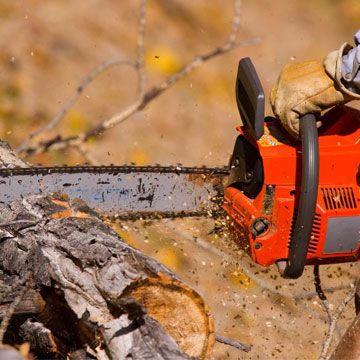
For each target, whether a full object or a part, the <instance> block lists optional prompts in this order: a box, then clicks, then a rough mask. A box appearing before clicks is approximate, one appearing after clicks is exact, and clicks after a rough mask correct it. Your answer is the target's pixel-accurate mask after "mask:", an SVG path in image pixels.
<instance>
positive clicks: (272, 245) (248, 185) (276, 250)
mask: <svg viewBox="0 0 360 360" xmlns="http://www.w3.org/2000/svg"><path fill="white" fill-rule="evenodd" d="M248 75H249V74H248ZM250 75H251V76H256V74H250ZM251 76H250V78H251ZM248 78H249V76H248ZM240 80H241V79H240ZM248 80H249V79H248ZM238 81H239V79H238ZM320 120H321V121H322V123H323V124H324V125H323V126H322V127H321V128H320V130H319V137H318V143H319V147H318V149H319V169H318V173H319V174H318V190H317V198H316V206H315V215H314V217H313V222H312V228H311V236H310V239H309V242H308V247H307V254H306V264H323V263H338V262H347V261H356V260H358V259H359V255H360V172H359V171H360V169H359V163H360V127H359V125H360V112H359V111H357V110H355V109H351V108H348V107H337V108H334V109H332V110H331V111H329V112H327V113H326V114H325V115H324V116H323V117H322V118H321V119H320ZM254 121H256V120H254ZM237 131H238V132H239V135H238V138H237V140H236V144H235V148H234V152H233V155H232V158H231V161H230V177H229V183H228V186H227V188H226V190H225V199H224V205H223V206H224V209H225V210H226V212H227V213H228V215H229V216H230V217H231V218H232V220H233V222H234V224H235V227H236V229H237V230H238V231H237V233H238V236H237V242H238V243H239V245H240V246H241V247H242V248H244V249H246V250H247V251H248V253H249V254H250V255H251V257H252V258H253V260H254V261H256V262H257V263H258V264H260V265H263V266H268V265H271V264H273V263H275V262H283V261H287V260H288V259H289V252H290V245H291V242H292V241H293V236H294V227H295V223H296V218H297V215H298V213H299V198H300V194H301V191H302V189H301V184H302V183H301V176H302V173H301V169H302V162H303V159H302V147H301V143H297V142H296V141H295V140H293V139H291V138H289V136H288V135H287V134H286V133H285V132H284V130H283V129H282V128H281V126H280V125H279V123H278V121H277V120H276V119H273V118H268V119H265V125H264V134H263V135H262V137H260V138H259V139H257V138H256V136H254V131H253V130H249V125H248V123H245V124H244V126H241V127H238V128H237ZM305 198H306V197H305Z"/></svg>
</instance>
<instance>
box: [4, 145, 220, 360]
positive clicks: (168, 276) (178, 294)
mask: <svg viewBox="0 0 360 360" xmlns="http://www.w3.org/2000/svg"><path fill="white" fill-rule="evenodd" d="M0 145H1V144H0ZM4 154H5V155H4ZM0 157H1V159H4V158H6V160H3V161H2V162H3V163H4V164H5V166H12V165H11V160H13V161H14V162H15V163H16V166H26V164H24V163H20V162H19V160H18V159H17V158H16V157H15V156H12V155H11V154H10V152H9V151H8V149H7V150H6V147H5V148H4V146H1V151H0ZM8 159H10V162H9V160H8ZM0 213H1V214H2V216H1V224H0V319H1V318H4V316H6V313H7V311H9V308H10V307H11V302H12V301H13V300H14V299H15V298H16V296H17V294H18V293H19V292H20V290H21V288H22V287H23V286H24V284H21V286H17V285H16V284H17V283H19V282H20V281H21V279H24V278H25V277H26V276H29V274H30V277H29V279H30V280H29V281H28V283H27V284H25V286H28V288H29V289H31V290H29V291H28V292H27V293H26V295H25V296H24V299H23V300H22V301H21V302H20V304H19V305H18V306H17V308H16V309H15V314H14V316H13V317H12V319H11V322H10V324H9V327H8V329H7V331H6V333H5V341H4V342H7V343H10V344H19V343H22V342H25V341H28V342H30V345H31V351H32V352H34V353H36V354H38V355H39V356H48V357H50V356H52V357H55V358H56V357H57V358H63V357H64V356H69V357H70V358H73V359H83V358H84V359H91V358H98V359H159V360H160V359H175V360H176V359H190V358H199V359H204V358H205V357H206V356H207V355H209V354H210V352H211V350H212V347H213V344H214V331H213V321H212V318H211V316H210V314H209V311H208V308H207V306H206V305H205V303H204V302H203V300H202V299H201V297H200V296H199V295H198V294H197V293H196V292H195V291H194V290H192V289H191V288H189V287H188V286H187V285H185V284H184V283H182V282H181V280H180V279H179V278H178V277H177V276H176V275H174V274H173V273H172V272H171V271H170V270H169V269H167V268H166V267H164V266H163V265H161V264H159V263H158V262H156V261H155V260H153V259H151V258H149V257H147V256H145V255H144V254H142V253H141V252H140V251H138V250H136V249H134V248H132V247H131V246H129V245H128V244H126V243H125V242H124V241H123V240H122V239H121V238H120V237H119V236H118V235H117V233H116V232H115V231H114V230H113V229H111V228H110V227H109V226H107V225H106V224H104V222H103V221H102V220H101V219H99V218H98V217H97V216H96V214H95V212H94V211H92V210H91V209H89V208H87V206H86V204H84V203H82V202H80V201H74V202H72V203H70V202H69V201H68V199H67V198H66V197H65V196H64V195H60V194H57V195H53V196H51V197H50V196H48V195H42V196H29V197H27V198H24V199H19V200H18V201H16V202H14V203H12V204H10V205H4V204H0ZM0 326H1V325H0Z"/></svg>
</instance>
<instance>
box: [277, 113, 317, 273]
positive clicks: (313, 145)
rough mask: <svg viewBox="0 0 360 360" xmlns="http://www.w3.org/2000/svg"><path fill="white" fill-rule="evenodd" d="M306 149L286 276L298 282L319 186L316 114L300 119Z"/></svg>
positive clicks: (306, 249)
mask: <svg viewBox="0 0 360 360" xmlns="http://www.w3.org/2000/svg"><path fill="white" fill-rule="evenodd" d="M300 135H301V145H302V170H301V190H300V197H299V203H298V204H299V208H298V215H297V218H296V222H295V228H294V233H293V234H294V235H293V238H292V239H291V244H290V253H289V258H288V261H287V263H286V266H285V269H284V272H283V274H282V275H283V276H284V277H286V278H291V279H297V278H298V277H300V276H301V275H302V273H303V271H304V267H305V263H306V255H307V251H308V246H309V242H310V237H311V231H312V225H313V221H314V216H315V208H316V202H317V194H318V186H319V144H318V132H317V127H316V117H315V115H314V114H306V115H304V116H303V117H301V118H300Z"/></svg>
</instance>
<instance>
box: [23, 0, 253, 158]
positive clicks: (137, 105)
mask: <svg viewBox="0 0 360 360" xmlns="http://www.w3.org/2000/svg"><path fill="white" fill-rule="evenodd" d="M240 5H241V1H240V0H234V15H233V19H232V28H231V31H230V33H229V36H228V38H227V41H226V42H225V43H224V44H223V45H222V46H220V47H217V48H215V49H213V50H211V51H210V52H208V53H205V54H203V55H199V56H195V57H194V58H193V59H192V60H190V61H189V62H188V63H187V64H186V65H184V66H183V67H182V69H180V70H179V71H178V72H176V73H175V74H173V75H170V76H169V77H168V78H167V79H165V80H164V81H163V82H162V83H160V84H159V85H157V86H154V87H153V88H151V89H149V90H148V91H146V92H145V93H144V95H143V97H138V98H137V99H136V100H135V102H134V103H133V104H131V105H129V106H128V107H127V108H125V109H124V110H123V111H121V112H120V113H118V114H116V115H114V116H113V117H111V118H109V119H107V120H105V121H103V122H101V123H100V124H98V125H97V126H95V127H94V128H92V129H90V130H88V131H87V132H84V133H81V134H78V135H77V136H73V137H67V138H62V137H61V136H56V137H54V138H52V139H50V140H47V141H43V142H40V143H39V144H37V145H36V146H33V147H27V148H24V149H23V150H22V152H21V153H22V154H23V155H25V156H29V155H34V154H39V153H43V152H46V151H49V150H60V149H64V148H66V147H73V146H77V145H79V144H81V143H83V142H85V141H87V140H88V139H90V138H92V137H94V136H97V135H99V134H102V133H104V132H105V131H106V130H109V129H111V128H113V127H114V126H117V125H119V124H121V123H123V122H124V121H126V120H127V119H129V118H130V117H131V116H132V115H134V114H135V113H137V112H139V111H141V110H143V109H144V108H145V107H146V106H147V105H148V104H149V103H150V102H151V101H153V100H154V99H156V98H157V97H158V96H160V95H161V94H162V93H163V92H164V91H166V90H168V89H169V88H170V87H171V86H172V85H174V84H175V83H177V82H178V81H179V80H181V79H183V78H184V77H185V76H187V75H188V74H189V73H191V72H192V71H193V70H195V69H196V68H198V67H199V66H201V65H203V64H204V63H205V62H207V61H209V60H211V59H213V58H215V57H217V56H219V55H223V54H225V53H227V52H229V51H231V50H233V49H234V48H236V47H238V46H240V45H249V44H254V43H256V42H258V39H252V40H246V41H243V42H237V41H236V39H237V36H238V31H239V27H240ZM144 9H145V5H144ZM143 11H144V13H145V10H143ZM140 18H141V16H140ZM142 22H145V20H141V21H140V24H142ZM144 26H145V25H144V24H143V25H141V26H140V30H141V31H144V30H143V27H144ZM139 38H140V39H142V36H141V35H140V36H139ZM141 41H142V40H140V46H139V45H138V50H139V52H140V53H141V51H140V49H141ZM138 44H139V40H138ZM138 54H139V53H138Z"/></svg>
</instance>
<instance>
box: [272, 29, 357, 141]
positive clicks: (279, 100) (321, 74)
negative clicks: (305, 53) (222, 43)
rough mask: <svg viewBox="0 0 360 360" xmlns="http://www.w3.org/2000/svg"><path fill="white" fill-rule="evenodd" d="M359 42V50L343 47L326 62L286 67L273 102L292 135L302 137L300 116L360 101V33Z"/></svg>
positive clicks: (274, 88) (307, 62)
mask: <svg viewBox="0 0 360 360" xmlns="http://www.w3.org/2000/svg"><path fill="white" fill-rule="evenodd" d="M355 43H356V45H357V47H355V48H353V47H352V46H350V45H349V44H347V43H345V44H343V45H342V46H341V48H340V49H339V50H337V51H333V52H331V53H330V54H329V55H328V56H327V57H326V58H325V60H324V61H323V62H322V61H306V62H302V63H290V64H287V65H286V66H285V67H284V68H283V70H282V72H281V73H280V76H279V78H278V80H277V82H276V84H275V86H274V87H273V89H272V90H271V94H270V103H271V106H272V109H273V112H274V115H275V116H276V117H277V118H278V119H279V120H280V121H281V123H282V124H283V126H284V127H285V129H286V130H287V131H288V132H289V133H290V134H291V135H292V136H294V137H296V138H297V137H298V136H299V117H300V116H302V115H305V114H307V113H314V114H318V113H320V112H321V111H322V110H325V109H327V108H329V107H332V106H334V105H338V104H343V103H345V102H348V101H350V100H353V99H360V89H359V88H360V71H359V69H360V45H359V43H360V31H358V32H357V34H356V35H355ZM358 45H359V46H358ZM357 60H359V61H358V62H357ZM343 72H344V73H346V74H344V75H345V76H346V80H345V79H344V78H343V74H342V73H343ZM357 85H359V88H358V87H357ZM357 91H359V93H357ZM320 125H321V123H318V126H320Z"/></svg>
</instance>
